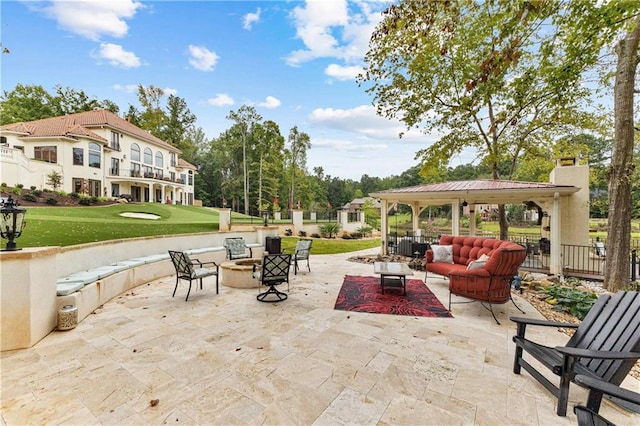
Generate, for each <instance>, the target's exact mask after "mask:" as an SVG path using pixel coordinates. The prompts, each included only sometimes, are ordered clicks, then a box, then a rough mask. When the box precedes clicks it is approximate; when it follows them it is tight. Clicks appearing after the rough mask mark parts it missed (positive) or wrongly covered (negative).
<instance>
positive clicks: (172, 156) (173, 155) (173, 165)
mask: <svg viewBox="0 0 640 426" xmlns="http://www.w3.org/2000/svg"><path fill="white" fill-rule="evenodd" d="M176 165H177V161H176V153H175V152H172V153H171V166H172V167H175V166H176Z"/></svg>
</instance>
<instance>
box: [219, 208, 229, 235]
mask: <svg viewBox="0 0 640 426" xmlns="http://www.w3.org/2000/svg"><path fill="white" fill-rule="evenodd" d="M219 212H220V224H219V230H220V232H229V231H230V230H231V209H225V208H222V209H220V210H219Z"/></svg>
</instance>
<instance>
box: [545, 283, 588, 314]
mask: <svg viewBox="0 0 640 426" xmlns="http://www.w3.org/2000/svg"><path fill="white" fill-rule="evenodd" d="M540 293H543V294H547V295H549V297H547V298H546V299H545V302H547V303H549V304H550V305H553V309H555V310H556V311H563V312H568V313H570V314H571V315H573V316H574V317H576V318H578V319H579V320H583V319H584V317H585V316H587V314H588V313H589V310H590V309H591V307H592V306H593V304H594V303H595V302H596V299H598V295H596V294H595V293H591V292H589V291H582V290H576V289H575V288H573V287H567V286H561V285H552V286H549V287H546V288H542V289H540Z"/></svg>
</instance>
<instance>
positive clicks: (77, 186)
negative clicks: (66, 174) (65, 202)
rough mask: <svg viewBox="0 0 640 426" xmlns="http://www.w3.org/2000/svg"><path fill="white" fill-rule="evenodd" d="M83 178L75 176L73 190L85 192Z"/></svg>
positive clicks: (72, 182) (72, 184)
mask: <svg viewBox="0 0 640 426" xmlns="http://www.w3.org/2000/svg"><path fill="white" fill-rule="evenodd" d="M82 181H83V180H82V179H80V178H73V179H71V187H72V188H73V192H75V193H76V194H82V193H84V191H83V190H82V189H83V188H82V187H83V184H82V183H83V182H82Z"/></svg>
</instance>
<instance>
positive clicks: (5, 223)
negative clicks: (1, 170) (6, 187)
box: [0, 195, 27, 251]
mask: <svg viewBox="0 0 640 426" xmlns="http://www.w3.org/2000/svg"><path fill="white" fill-rule="evenodd" d="M0 213H1V214H2V216H1V217H0V235H1V236H2V238H6V239H7V240H9V241H8V242H7V246H6V247H5V248H4V249H2V250H1V251H16V250H22V249H21V248H18V247H17V246H16V242H15V241H13V240H14V239H16V238H18V237H19V236H20V235H21V234H22V229H23V228H24V225H25V223H24V215H25V214H26V213H27V210H26V209H21V208H19V207H18V205H17V204H16V203H15V202H14V201H13V198H11V195H9V198H7V199H6V201H5V202H4V203H2V209H0Z"/></svg>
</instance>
